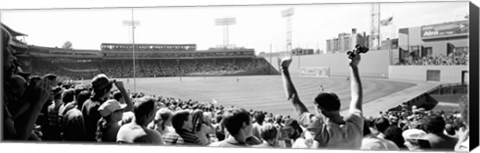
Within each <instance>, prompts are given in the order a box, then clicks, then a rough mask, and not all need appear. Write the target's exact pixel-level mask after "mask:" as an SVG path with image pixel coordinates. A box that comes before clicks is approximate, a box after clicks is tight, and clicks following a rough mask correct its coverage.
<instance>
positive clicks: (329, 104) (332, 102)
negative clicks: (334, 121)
mask: <svg viewBox="0 0 480 153" xmlns="http://www.w3.org/2000/svg"><path fill="white" fill-rule="evenodd" d="M314 103H315V104H317V106H318V108H323V109H325V110H327V111H338V110H340V99H339V98H338V96H337V94H335V93H319V94H318V95H317V96H316V97H315V99H314Z"/></svg>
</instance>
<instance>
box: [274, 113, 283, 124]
mask: <svg viewBox="0 0 480 153" xmlns="http://www.w3.org/2000/svg"><path fill="white" fill-rule="evenodd" d="M282 119H283V117H282V115H280V114H277V115H275V123H277V124H280V123H282Z"/></svg>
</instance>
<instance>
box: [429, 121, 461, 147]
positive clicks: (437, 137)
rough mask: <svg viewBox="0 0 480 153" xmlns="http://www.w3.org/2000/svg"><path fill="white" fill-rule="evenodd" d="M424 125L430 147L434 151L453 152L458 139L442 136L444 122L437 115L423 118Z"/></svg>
mask: <svg viewBox="0 0 480 153" xmlns="http://www.w3.org/2000/svg"><path fill="white" fill-rule="evenodd" d="M425 125H426V127H425V128H426V131H427V133H428V134H427V136H426V139H427V140H428V141H429V142H430V146H431V147H432V149H434V150H445V151H453V150H454V149H455V144H456V143H457V141H458V139H456V138H452V137H449V136H447V135H445V134H443V131H444V130H445V120H444V119H443V118H442V117H441V116H439V115H432V116H427V117H425Z"/></svg>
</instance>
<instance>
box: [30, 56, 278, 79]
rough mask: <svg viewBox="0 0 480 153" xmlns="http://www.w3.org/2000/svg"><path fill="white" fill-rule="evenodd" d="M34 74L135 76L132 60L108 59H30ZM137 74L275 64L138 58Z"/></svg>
mask: <svg viewBox="0 0 480 153" xmlns="http://www.w3.org/2000/svg"><path fill="white" fill-rule="evenodd" d="M30 65H31V66H32V73H33V74H35V75H40V74H45V73H47V72H48V73H54V74H56V75H59V76H68V77H71V79H82V78H83V79H88V78H92V77H93V76H95V75H96V74H98V73H105V74H109V75H110V76H115V77H116V78H122V77H133V63H132V62H131V60H106V61H104V62H86V63H67V62H64V63H51V62H50V61H48V60H42V59H33V60H31V64H30ZM135 67H136V68H135V71H136V77H169V76H222V75H239V74H257V75H262V74H270V73H271V72H274V71H275V70H274V68H273V67H271V66H270V64H269V63H268V62H267V61H265V59H263V58H255V59H216V60H213V59H198V60H178V61H177V60H137V61H136V65H135Z"/></svg>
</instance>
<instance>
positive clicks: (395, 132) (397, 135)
mask: <svg viewBox="0 0 480 153" xmlns="http://www.w3.org/2000/svg"><path fill="white" fill-rule="evenodd" d="M402 132H403V131H402V129H401V128H399V127H398V126H389V127H388V128H387V129H386V130H385V132H384V135H385V139H387V140H390V141H392V142H393V143H395V144H396V145H397V146H398V147H399V148H403V147H405V146H404V142H405V140H404V139H403V137H402Z"/></svg>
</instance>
